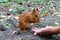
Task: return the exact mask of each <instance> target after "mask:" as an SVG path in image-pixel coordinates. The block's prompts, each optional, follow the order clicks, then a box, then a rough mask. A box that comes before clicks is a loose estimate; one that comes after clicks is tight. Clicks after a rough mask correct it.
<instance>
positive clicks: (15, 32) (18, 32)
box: [12, 31, 21, 34]
mask: <svg viewBox="0 0 60 40" xmlns="http://www.w3.org/2000/svg"><path fill="white" fill-rule="evenodd" d="M20 33H21V32H20V31H14V32H12V34H20Z"/></svg>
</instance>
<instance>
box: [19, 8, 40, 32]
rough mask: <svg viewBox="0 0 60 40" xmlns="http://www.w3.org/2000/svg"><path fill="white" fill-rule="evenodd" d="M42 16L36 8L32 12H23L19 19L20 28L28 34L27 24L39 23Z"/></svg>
mask: <svg viewBox="0 0 60 40" xmlns="http://www.w3.org/2000/svg"><path fill="white" fill-rule="evenodd" d="M39 18H40V14H39V11H38V9H37V8H34V9H33V10H32V11H31V12H22V14H21V15H20V18H19V24H18V28H21V29H23V30H22V31H23V32H26V25H27V23H36V22H39Z"/></svg>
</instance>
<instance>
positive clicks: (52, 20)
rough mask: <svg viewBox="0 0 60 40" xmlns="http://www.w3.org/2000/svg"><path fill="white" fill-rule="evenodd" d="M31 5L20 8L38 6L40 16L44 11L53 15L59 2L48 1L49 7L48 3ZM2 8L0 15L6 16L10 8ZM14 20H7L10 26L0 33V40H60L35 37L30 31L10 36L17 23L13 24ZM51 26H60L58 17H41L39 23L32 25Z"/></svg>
mask: <svg viewBox="0 0 60 40" xmlns="http://www.w3.org/2000/svg"><path fill="white" fill-rule="evenodd" d="M32 3H33V2H32ZM32 3H31V4H30V7H27V5H28V3H26V4H23V5H22V6H24V8H25V7H27V9H28V8H30V9H31V8H33V7H35V6H38V7H39V10H40V13H41V14H42V13H44V12H46V11H51V12H47V13H54V12H55V11H56V10H58V9H59V8H60V6H59V5H57V3H58V4H59V3H60V1H57V2H56V0H55V1H54V0H53V2H52V1H50V4H51V5H50V4H48V3H44V4H43V2H42V4H41V5H34V3H33V4H32ZM13 4H14V3H13ZM54 4H55V5H56V7H55V6H53V5H54ZM3 6H4V5H3ZM3 6H0V15H1V14H2V15H5V16H6V14H7V13H8V10H9V9H10V7H3ZM58 6H59V7H58ZM44 7H46V9H45V10H46V11H45V10H44ZM47 7H48V8H50V7H51V10H49V9H47ZM52 11H53V12H52ZM56 12H57V13H58V12H59V13H60V11H59V10H58V11H56ZM13 13H14V11H13ZM59 15H60V14H59ZM40 16H41V15H40ZM14 20H15V19H12V21H11V20H9V21H10V22H9V24H11V25H10V28H8V29H7V30H6V31H0V40H60V35H53V36H44V37H41V36H35V35H34V34H33V32H32V31H31V30H30V29H29V30H28V31H27V32H26V33H22V32H21V34H12V32H13V31H15V30H16V25H17V24H16V23H17V22H15V21H14ZM3 22H4V21H3ZM6 22H8V21H6ZM14 22H15V23H14ZM14 24H16V25H14ZM51 25H52V26H58V25H60V16H57V15H55V16H52V15H50V16H45V17H41V18H40V22H39V23H36V24H34V26H36V27H45V26H51Z"/></svg>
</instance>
